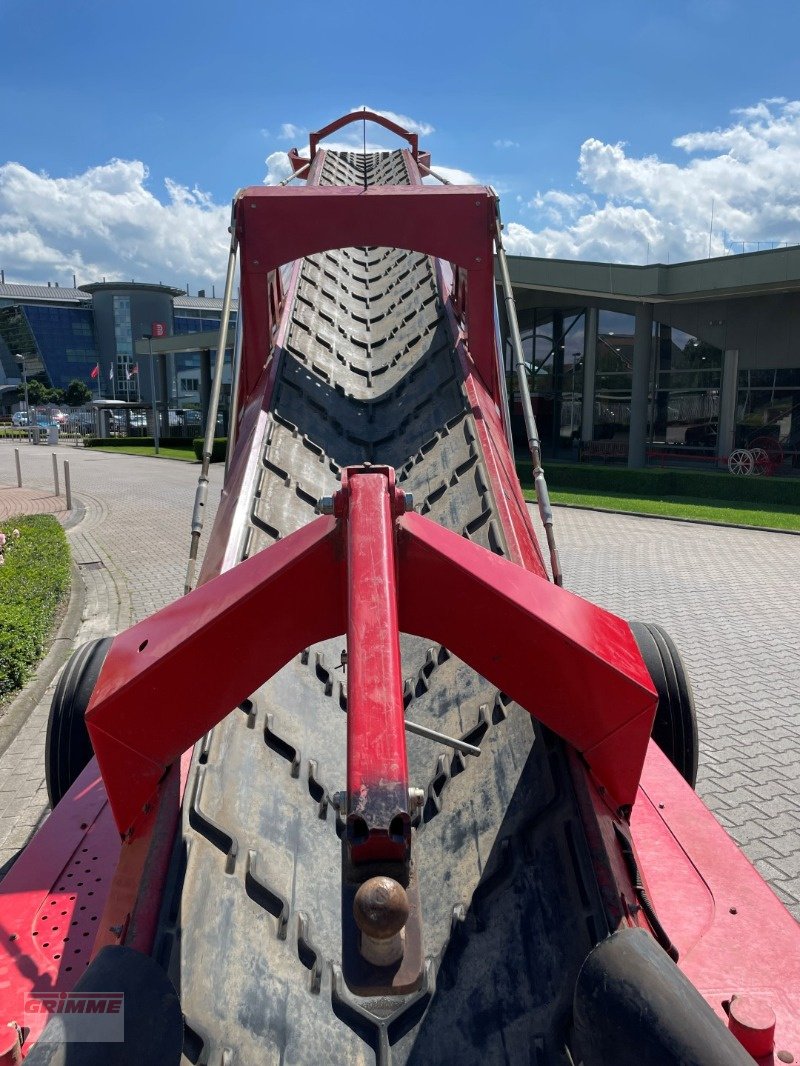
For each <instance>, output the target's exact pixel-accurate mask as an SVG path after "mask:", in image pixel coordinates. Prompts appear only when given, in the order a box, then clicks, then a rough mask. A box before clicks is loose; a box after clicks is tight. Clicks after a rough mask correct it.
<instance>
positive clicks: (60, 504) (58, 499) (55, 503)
mask: <svg viewBox="0 0 800 1066" xmlns="http://www.w3.org/2000/svg"><path fill="white" fill-rule="evenodd" d="M61 488H62V491H63V486H61ZM29 514H54V515H56V517H57V518H58V519H59V521H60V522H63V521H65V519H66V518H67V517H68V515H69V512H68V511H67V503H66V500H65V499H64V497H63V495H62V496H54V495H53V489H52V488H50V490H49V492H48V490H47V489H27V488H21V489H20V488H17V486H16V485H14V486H11V485H0V522H5V521H7V520H8V519H9V518H14V517H15V516H16V515H29Z"/></svg>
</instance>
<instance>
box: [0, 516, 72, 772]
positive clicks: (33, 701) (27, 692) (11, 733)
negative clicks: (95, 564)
mask: <svg viewBox="0 0 800 1066" xmlns="http://www.w3.org/2000/svg"><path fill="white" fill-rule="evenodd" d="M81 507H83V505H82V504H81ZM82 517H83V514H81V518H82ZM75 524H77V523H75ZM70 569H71V573H72V583H71V587H70V595H69V603H68V604H67V609H66V612H65V614H64V617H63V618H62V619H61V625H60V626H59V627H58V631H57V632H56V635H55V637H53V641H52V643H51V645H50V650H49V651H48V652H47V655H45V657H44V658H43V659H42V661H41V662H40V663H39V665H38V666H37V667H36V676H35V677H34V678H33V680H32V681H29V682H28V684H27V685H26V686H25V688H23V689H22V691H21V692H20V693H19V695H18V696H15V697H14V699H13V700H12V701H11V703H9V704H8V706H7V707H6V708H5V710H4V711H3V714H2V718H0V757H2V756H3V755H4V754H5V752H6V750H7V748H8V747H9V746H10V744H11V743H12V741H13V740H14V738H15V737H16V736H17V734H18V733H19V731H20V730H21V729H22V727H23V726H24V725H25V723H26V722H27V720H28V718H29V717H30V715H31V712H32V711H33V710H34V708H36V707H37V706H38V705H39V703H41V701H42V698H43V696H44V694H45V692H47V689H48V688H49V687H50V685H51V684H52V682H53V679H54V678H55V676H56V675H57V674H58V672H59V670H60V669H61V667H62V666H63V665H64V663H65V662H66V661H67V659H68V658H69V655H70V652H71V651H72V645H73V643H74V641H75V636H76V635H77V633H78V630H79V629H80V625H81V619H82V618H83V609H84V606H85V604H86V589H85V587H84V584H83V578H82V577H81V572H80V570H79V569H78V565H77V563H76V562H75V561H74V560H72V561H71V564H70Z"/></svg>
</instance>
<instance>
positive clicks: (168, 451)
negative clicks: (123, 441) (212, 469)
mask: <svg viewBox="0 0 800 1066" xmlns="http://www.w3.org/2000/svg"><path fill="white" fill-rule="evenodd" d="M94 451H96V452H116V453H117V454H119V453H120V452H122V453H123V455H155V454H156V450H155V448H154V447H153V446H152V445H148V446H147V447H141V448H140V447H137V446H136V445H130V446H125V447H121V448H97V447H95V448H94ZM158 454H159V457H160V458H161V459H181V460H183V462H185V463H196V462H197V457H196V455H195V454H194V449H192V448H161V447H160V448H159V449H158Z"/></svg>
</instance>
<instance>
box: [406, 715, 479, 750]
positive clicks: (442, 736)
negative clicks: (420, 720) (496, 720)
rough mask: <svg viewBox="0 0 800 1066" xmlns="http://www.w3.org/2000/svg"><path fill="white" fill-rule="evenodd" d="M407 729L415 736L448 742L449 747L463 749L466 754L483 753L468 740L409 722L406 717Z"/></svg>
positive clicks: (439, 742) (440, 742)
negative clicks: (458, 738)
mask: <svg viewBox="0 0 800 1066" xmlns="http://www.w3.org/2000/svg"><path fill="white" fill-rule="evenodd" d="M406 729H407V731H408V732H409V733H414V735H415V736H418V737H424V738H425V739H426V740H435V741H436V742H437V743H438V744H446V745H447V747H448V748H455V749H456V751H463V752H464V754H465V755H480V753H481V749H480V748H476V747H475V745H474V744H467V742H466V740H457V739H456V737H448V736H447V734H446V733H437V732H436V730H435V729H428V728H427V727H426V726H424V725H417V723H416V722H409V721H408V719H406Z"/></svg>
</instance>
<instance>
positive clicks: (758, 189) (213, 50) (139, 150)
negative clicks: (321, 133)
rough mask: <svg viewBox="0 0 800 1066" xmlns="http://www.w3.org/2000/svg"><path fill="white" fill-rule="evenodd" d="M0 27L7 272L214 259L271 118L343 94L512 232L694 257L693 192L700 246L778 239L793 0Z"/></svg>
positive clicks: (799, 26)
mask: <svg viewBox="0 0 800 1066" xmlns="http://www.w3.org/2000/svg"><path fill="white" fill-rule="evenodd" d="M0 26H2V39H3V45H2V52H1V53H0V54H2V62H0V99H2V101H3V106H2V113H1V115H2V117H0V266H2V267H3V268H4V270H5V274H6V280H7V281H44V280H48V279H52V280H59V281H60V283H61V284H66V283H67V282H71V275H72V273H76V274H77V275H78V280H79V282H81V281H88V280H94V279H95V278H96V277H97V276H99V275H100V274H103V275H108V276H119V277H135V278H136V279H137V280H154V281H157V280H163V281H165V282H170V283H177V284H184V283H185V282H186V281H189V282H190V283H191V285H192V286H193V287H194V286H196V285H206V284H210V283H212V282H214V281H216V282H219V279H220V275H221V273H222V271H223V269H224V261H225V252H224V249H225V232H224V231H225V225H226V224H227V212H228V205H229V203H230V198H231V196H232V194H233V193H234V191H235V190H236V189H237V188H238V187H240V186H244V185H249V184H258V183H261V182H263V181H264V180H265V177H266V176H267V175H268V174H271V175H273V176H274V175H276V174H277V173H279V172H280V157H279V156H277V155H276V153H279V152H283V151H285V150H286V149H287V148H289V147H291V146H292V144H293V143H294V142H293V140H291V139H285V138H282V137H281V131H282V129H283V128H284V126H285V125H286V124H291V125H293V126H295V127H297V128H300V129H303V130H308V129H316V128H318V127H319V126H321V125H323V124H324V123H325V122H327V121H329V120H330V119H331V118H334V117H336V116H337V115H339V114H341V113H342V112H345V111H349V110H350V109H352V108H354V107H358V106H360V105H363V104H367V105H368V106H370V107H372V108H375V109H381V110H389V111H393V112H395V113H398V114H402V115H406V116H409V117H410V118H411V119H413V120H414V122H415V123H417V124H419V125H420V126H421V127H423V128H431V132H430V133H428V134H427V135H426V136H424V137H423V138H422V140H423V142H424V143H425V145H426V146H427V147H429V148H430V150H431V152H432V154H433V159H434V164H435V165H436V164H438V165H440V166H442V167H447V168H453V169H459V170H462V171H464V172H466V173H468V174H470V175H472V176H474V177H475V178H476V179H477V180H479V181H481V182H490V183H492V184H493V185H495V187H497V188H498V189H499V190H500V192H501V194H502V197H503V213H504V216H505V218H506V221H507V222H508V223H509V226H508V236H509V244H510V247H511V248H512V250H516V251H518V252H522V253H528V254H538V255H556V256H564V257H566V258H597V259H604V258H610V259H617V260H620V261H630V262H645V261H651V262H652V261H654V260H664V261H666V260H667V259H670V260H671V261H675V260H676V259H682V258H693V257H698V256H701V255H705V254H707V252H708V240H709V223H710V216H711V210H712V202H713V205H714V214H715V225H714V231H713V233H712V242H711V250H712V253H713V254H725V253H727V252H731V251H736V250H739V251H741V249H742V247H744V248H746V249H747V250H751V249H754V248H756V247H757V245H758V242H766V241H787V242H791V243H794V242H798V241H800V194H798V192H797V191H796V187H797V186H798V184H800V183H798V182H797V179H796V175H797V173H798V167H800V105H798V104H796V99H797V98H798V97H800V92H798V90H797V75H798V70H799V69H800V66H799V64H798V59H797V53H798V43H797V42H798V39H800V33H798V30H800V9H799V8H798V5H797V4H796V0H795V2H788V0H769V2H768V3H766V4H762V5H760V6H756V5H754V4H753V3H752V0H673V2H672V3H670V4H667V3H665V2H664V3H653V2H650V3H647V2H643V0H639V2H633V0H607V2H605V3H603V2H594V3H584V2H576V0H561V2H559V3H557V4H555V3H550V4H547V5H543V4H531V3H528V4H524V3H516V2H515V3H506V4H494V5H492V4H477V3H473V2H467V3H460V4H457V5H455V4H453V5H444V4H436V3H431V2H427V3H419V2H417V0H410V2H407V3H405V4H402V5H396V4H392V5H389V4H376V3H372V4H368V3H364V2H352V0H350V2H348V0H344V2H342V3H338V4H332V3H319V2H317V0H307V2H305V3H303V4H298V3H294V4H292V3H285V4H275V3H264V2H263V0H262V2H261V3H258V2H255V0H251V2H250V3H242V2H236V0H234V2H232V3H229V4H228V5H226V6H225V7H223V6H222V5H217V4H210V3H207V2H206V0H199V2H195V3H192V4H188V3H183V2H177V3H176V2H173V3H164V2H162V3H160V4H156V3H152V2H150V0H143V2H140V3H138V4H136V5H135V6H133V7H132V6H130V5H123V4H120V3H113V2H111V3H109V2H108V0H106V2H99V0H73V2H71V3H70V4H68V5H67V4H55V3H53V2H52V0H50V2H47V3H44V2H42V0H0ZM764 101H768V102H767V103H764ZM376 133H377V131H376ZM384 141H385V138H384ZM387 143H388V142H387ZM268 158H270V164H269V166H268V165H267V162H266V160H267V159H268ZM115 160H116V161H117V162H112V161H115Z"/></svg>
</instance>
